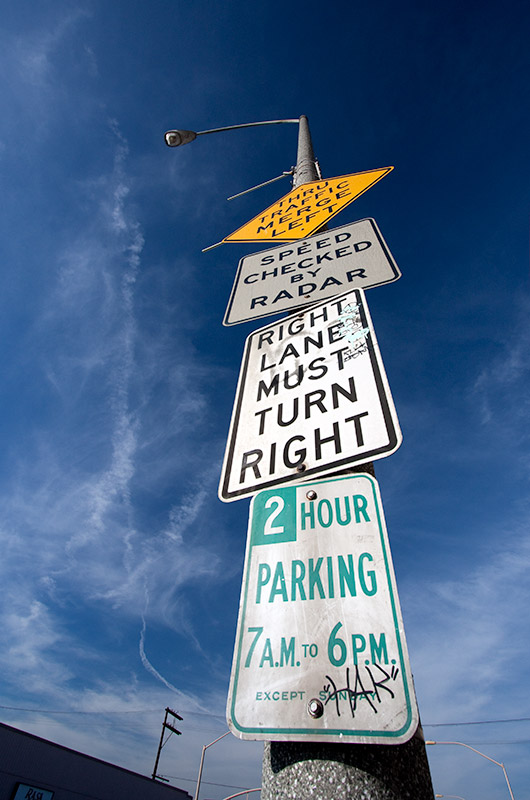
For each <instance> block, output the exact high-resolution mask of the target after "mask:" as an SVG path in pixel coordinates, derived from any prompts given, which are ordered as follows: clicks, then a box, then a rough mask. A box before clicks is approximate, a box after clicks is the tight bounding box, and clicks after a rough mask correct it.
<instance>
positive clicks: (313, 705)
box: [307, 697, 324, 719]
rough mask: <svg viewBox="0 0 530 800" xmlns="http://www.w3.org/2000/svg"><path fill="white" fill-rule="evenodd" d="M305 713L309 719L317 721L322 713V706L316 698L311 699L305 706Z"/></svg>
mask: <svg viewBox="0 0 530 800" xmlns="http://www.w3.org/2000/svg"><path fill="white" fill-rule="evenodd" d="M307 713H308V714H309V716H310V717H313V718H314V719H319V718H320V717H321V716H322V714H323V713H324V706H323V705H322V703H321V701H320V700H317V698H316V697H313V699H312V700H310V701H309V703H308V704H307Z"/></svg>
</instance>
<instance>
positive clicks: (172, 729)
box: [151, 707, 182, 781]
mask: <svg viewBox="0 0 530 800" xmlns="http://www.w3.org/2000/svg"><path fill="white" fill-rule="evenodd" d="M168 714H171V716H172V717H174V718H175V719H182V717H181V716H180V714H177V712H176V711H172V710H171V708H167V707H166V714H165V716H164V722H163V723H162V733H161V734H160V742H159V744H158V750H157V753H156V759H155V766H154V769H153V774H152V775H151V778H152V780H156V779H157V778H158V780H162V781H164V780H167V779H166V778H161V777H160V775H157V774H156V773H157V770H158V762H159V760H160V753H161V752H162V748H163V747H164V745H165V744H166V743H167V741H168V739H169V738H170V737H171V735H172V734H173V733H176V734H177V736H180V735H181V733H182V731H178V730H177V729H176V728H175V726H174V725H171V723H169V722H168V721H167V718H168ZM166 730H168V731H169V736H168V737H167V739H166V741H165V742H164V733H165V732H166Z"/></svg>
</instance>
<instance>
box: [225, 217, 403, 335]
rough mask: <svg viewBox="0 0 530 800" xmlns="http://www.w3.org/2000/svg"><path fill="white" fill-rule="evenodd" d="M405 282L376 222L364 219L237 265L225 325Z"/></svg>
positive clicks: (248, 258) (273, 249)
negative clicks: (341, 295)
mask: <svg viewBox="0 0 530 800" xmlns="http://www.w3.org/2000/svg"><path fill="white" fill-rule="evenodd" d="M399 277H401V273H400V271H399V269H398V266H397V264H396V262H395V261H394V259H393V258H392V255H391V253H390V251H389V249H388V247H387V245H386V242H385V241H384V239H383V237H382V236H381V232H380V230H379V228H378V227H377V225H376V222H375V220H374V219H361V220H359V221H358V222H352V223H350V224H349V225H343V226H342V227H341V228H334V229H333V230H329V231H322V233H317V234H315V235H314V236H310V237H308V238H305V239H303V240H300V241H297V242H292V243H290V244H284V245H280V247H274V248H272V249H270V250H262V251H261V252H260V253H252V254H251V255H248V256H245V257H244V258H242V259H241V261H240V262H239V266H238V269H237V273H236V277H235V280H234V286H233V288H232V293H231V295H230V299H229V301H228V306H227V309H226V314H225V318H224V320H223V324H224V325H236V324H237V323H239V322H247V321H248V320H252V319H259V318H260V317H267V316H270V315H271V314H278V313H280V312H282V311H291V310H292V309H294V308H299V307H301V306H304V305H307V304H308V303H317V302H318V301H319V300H325V299H327V298H328V297H333V296H334V295H336V294H342V293H343V292H345V291H347V290H348V289H369V288H371V287H373V286H381V285H382V284H384V283H390V282H391V281H395V280H397V279H398V278H399Z"/></svg>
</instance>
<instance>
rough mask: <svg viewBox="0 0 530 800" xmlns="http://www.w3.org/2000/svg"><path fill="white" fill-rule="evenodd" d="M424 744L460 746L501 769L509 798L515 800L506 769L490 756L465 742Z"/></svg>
mask: <svg viewBox="0 0 530 800" xmlns="http://www.w3.org/2000/svg"><path fill="white" fill-rule="evenodd" d="M425 744H458V745H460V747H467V749H468V750H473V752H474V753H477V754H478V755H479V756H482V758H486V759H487V760H488V761H491V762H493V764H497V766H498V767H500V768H501V769H502V771H503V773H504V777H505V778H506V783H507V784H508V791H509V792H510V797H511V799H512V800H515V798H514V796H513V792H512V787H511V785H510V781H509V779H508V773H507V772H506V767H505V766H504V764H502V763H501V762H500V761H495V759H494V758H490V756H487V755H486V753H481V752H480V750H477V749H476V748H475V747H471V745H470V744H466V743H465V742H433V741H426V742H425Z"/></svg>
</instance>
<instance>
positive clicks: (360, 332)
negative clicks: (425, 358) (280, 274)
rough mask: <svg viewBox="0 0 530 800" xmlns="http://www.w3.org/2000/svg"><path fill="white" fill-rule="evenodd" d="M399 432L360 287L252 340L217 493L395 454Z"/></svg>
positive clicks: (254, 488) (230, 496)
mask: <svg viewBox="0 0 530 800" xmlns="http://www.w3.org/2000/svg"><path fill="white" fill-rule="evenodd" d="M400 444H401V431H400V428H399V423H398V420H397V415H396V411H395V408H394V404H393V402H392V397H391V394H390V388H389V386H388V381H387V379H386V375H385V372H384V368H383V363H382V360H381V356H380V353H379V348H378V345H377V340H376V337H375V331H374V329H373V326H372V321H371V319H370V315H369V312H368V307H367V305H366V299H365V296H364V292H363V290H362V289H355V290H353V291H352V292H348V293H347V294H345V295H341V296H337V297H335V298H333V300H330V301H327V302H324V303H318V304H316V305H313V306H311V307H310V308H309V309H308V310H307V311H304V312H301V313H300V314H296V315H292V316H291V317H289V318H287V319H283V320H280V321H278V322H274V323H272V324H271V325H269V326H268V327H265V328H260V329H258V330H256V331H254V333H252V334H251V335H250V336H249V337H248V338H247V341H246V345H245V352H244V355H243V361H242V366H241V371H240V375H239V382H238V386H237V390H236V398H235V402H234V409H233V412H232V421H231V425H230V432H229V435H228V441H227V446H226V452H225V458H224V463H223V470H222V474H221V481H220V486H219V497H220V498H221V500H224V501H227V502H229V501H231V500H237V499H238V498H240V497H245V496H247V495H251V494H255V493H256V492H258V491H259V490H261V489H266V488H270V487H273V486H279V485H281V484H285V483H289V482H292V481H296V480H299V479H300V478H301V477H310V476H317V475H324V474H326V473H327V474H329V473H330V472H332V471H336V470H337V469H340V468H341V467H347V466H349V465H352V464H361V463H365V462H367V461H374V460H376V459H379V458H383V457H384V456H388V455H390V454H391V453H393V452H394V451H395V450H397V448H398V447H399V445H400Z"/></svg>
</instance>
